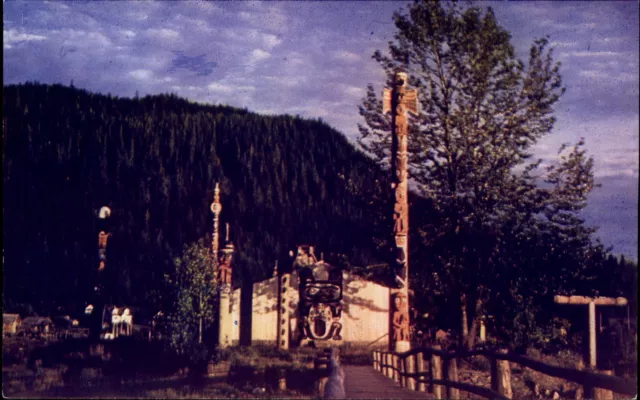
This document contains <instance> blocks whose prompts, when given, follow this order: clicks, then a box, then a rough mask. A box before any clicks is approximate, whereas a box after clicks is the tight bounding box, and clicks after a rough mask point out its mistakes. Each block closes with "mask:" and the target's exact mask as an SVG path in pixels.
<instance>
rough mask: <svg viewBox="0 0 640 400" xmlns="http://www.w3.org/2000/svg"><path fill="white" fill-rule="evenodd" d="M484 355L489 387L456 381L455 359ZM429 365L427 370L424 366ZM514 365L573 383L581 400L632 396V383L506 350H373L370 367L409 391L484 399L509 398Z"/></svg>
mask: <svg viewBox="0 0 640 400" xmlns="http://www.w3.org/2000/svg"><path fill="white" fill-rule="evenodd" d="M472 356H484V357H487V358H488V359H489V360H490V362H491V388H487V387H482V386H476V385H470V384H467V383H462V382H459V380H458V367H457V359H460V358H467V357H472ZM427 361H428V362H430V364H431V365H430V368H429V369H427V368H426V367H425V365H426V362H427ZM510 363H515V364H518V365H521V366H523V367H527V368H530V369H532V370H535V371H538V372H541V373H543V374H545V375H549V376H553V377H556V378H561V379H564V380H567V381H570V382H575V383H577V384H579V385H581V386H582V388H583V393H584V395H585V397H591V398H594V399H601V400H604V399H613V392H615V393H620V394H623V395H628V396H631V397H632V396H634V395H636V394H637V387H636V383H637V382H636V381H635V380H628V379H622V378H619V377H615V376H610V375H605V374H599V373H594V372H591V371H583V370H577V369H571V368H564V367H558V366H553V365H548V364H545V363H542V362H540V361H537V360H534V359H531V358H529V357H525V356H520V355H517V354H512V353H509V352H508V351H506V350H486V349H481V350H470V351H458V352H450V351H446V350H442V349H441V348H440V346H433V347H423V348H417V349H413V350H410V351H407V352H404V353H396V352H385V351H374V352H373V367H374V368H375V369H376V370H377V371H380V372H382V373H383V374H384V375H385V376H386V377H388V378H391V379H394V380H395V381H396V382H398V383H400V384H401V386H403V387H407V388H409V389H411V390H417V391H421V392H424V391H426V384H430V385H433V386H432V392H433V394H434V395H435V397H436V398H438V399H442V398H450V399H451V398H454V399H455V398H460V391H461V390H462V391H465V392H469V393H473V394H476V395H479V396H482V397H485V398H488V399H511V398H513V391H512V390H511V366H510Z"/></svg>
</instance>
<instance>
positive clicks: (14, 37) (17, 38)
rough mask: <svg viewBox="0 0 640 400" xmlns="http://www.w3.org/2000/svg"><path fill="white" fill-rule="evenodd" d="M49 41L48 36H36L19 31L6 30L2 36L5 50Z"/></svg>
mask: <svg viewBox="0 0 640 400" xmlns="http://www.w3.org/2000/svg"><path fill="white" fill-rule="evenodd" d="M34 40H35V41H40V40H47V36H42V35H35V34H32V33H25V32H20V31H18V30H17V29H13V28H12V29H4V30H3V35H2V44H3V47H4V48H5V49H10V48H12V47H13V45H14V44H19V43H22V42H29V41H34Z"/></svg>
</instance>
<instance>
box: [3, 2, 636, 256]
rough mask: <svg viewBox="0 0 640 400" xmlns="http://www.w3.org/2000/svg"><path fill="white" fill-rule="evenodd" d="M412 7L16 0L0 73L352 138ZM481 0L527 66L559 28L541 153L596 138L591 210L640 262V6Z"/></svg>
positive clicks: (547, 155)
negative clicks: (167, 96) (551, 121)
mask: <svg viewBox="0 0 640 400" xmlns="http://www.w3.org/2000/svg"><path fill="white" fill-rule="evenodd" d="M407 4H409V3H407V2H397V1H396V2H383V1H371V2H314V1H311V2H289V1H287V2H201V1H181V2H177V1H176V2H169V1H161V2H160V1H135V2H134V1H130V2H125V1H74V2H63V1H36V0H26V1H14V0H7V1H6V2H5V4H4V15H3V30H4V32H3V33H4V35H3V49H4V50H3V52H4V68H3V78H4V83H5V84H9V83H20V82H25V81H27V80H29V81H35V80H37V81H39V82H42V83H62V84H65V85H68V84H69V83H70V82H71V81H72V80H73V83H74V85H75V86H76V87H80V88H84V89H87V90H90V91H94V92H100V93H105V94H106V93H111V94H113V95H117V96H121V97H132V96H134V95H135V93H136V92H138V93H139V94H140V95H141V96H143V95H146V94H158V93H169V92H172V93H176V94H178V95H180V96H182V97H186V98H189V99H191V100H194V101H199V102H204V103H212V104H216V103H221V104H229V105H233V106H237V107H246V108H248V109H249V110H251V111H256V112H259V113H264V114H284V113H288V114H299V115H301V116H303V117H310V118H317V117H320V118H322V119H323V120H325V121H326V122H328V123H329V124H331V125H332V126H334V127H335V128H337V129H338V130H340V131H341V132H343V133H344V134H345V135H346V136H347V137H348V138H350V139H354V138H355V137H356V135H357V125H356V124H357V123H359V122H362V121H361V118H360V117H359V115H358V111H357V106H358V105H359V104H360V99H361V98H362V96H363V95H364V92H365V87H366V85H367V84H368V83H373V84H374V86H375V87H376V88H377V89H379V90H380V91H381V90H382V87H381V83H382V82H383V81H384V76H383V73H382V70H381V69H380V68H379V67H378V65H377V64H376V63H375V62H374V61H373V60H372V59H371V55H372V53H373V51H374V50H376V49H380V50H386V47H387V42H388V41H389V40H391V39H392V37H393V33H394V25H393V23H392V21H391V16H392V13H393V11H395V10H397V9H399V8H401V7H405V6H406V5H407ZM478 4H479V5H482V6H491V7H493V8H494V11H495V13H496V16H497V17H498V20H499V21H500V23H501V24H502V25H503V26H504V27H505V28H507V29H508V30H509V31H510V32H511V33H512V43H513V44H514V46H515V47H516V50H517V54H518V55H519V57H520V58H522V59H523V60H525V61H526V56H527V52H528V48H529V46H530V45H531V43H532V42H533V40H535V39H536V38H539V37H542V36H544V35H550V36H551V37H550V40H551V42H552V45H553V46H554V47H555V56H556V58H557V59H558V60H559V61H561V62H562V68H561V74H562V76H563V79H564V83H565V86H566V87H567V93H566V95H565V96H564V97H563V98H562V100H561V101H560V102H559V104H558V105H557V107H556V115H557V118H558V122H557V124H556V127H555V129H554V131H553V133H552V134H550V135H549V136H548V137H546V138H544V139H543V140H542V141H541V142H540V143H539V145H538V146H537V147H536V150H535V154H536V156H538V157H541V158H543V159H545V160H547V161H552V160H553V159H555V157H557V154H556V151H557V149H558V147H559V146H560V144H561V143H564V142H571V143H575V142H576V141H577V140H578V139H579V138H580V137H584V138H585V139H586V142H587V148H588V150H589V152H590V154H591V155H593V156H594V158H595V163H596V167H595V173H596V177H597V181H598V182H599V183H600V184H602V187H601V188H599V189H596V190H595V191H594V192H593V194H592V195H591V197H590V204H589V206H588V208H587V209H586V211H585V215H584V216H585V218H586V220H587V221H588V222H589V223H590V224H592V225H596V226H599V227H600V229H599V231H598V235H599V236H600V237H601V240H602V242H603V243H604V244H606V245H610V246H614V249H613V251H614V253H620V254H625V255H627V256H629V257H632V258H633V259H636V260H637V249H638V233H637V232H638V144H639V133H638V124H639V121H638V109H639V104H638V99H639V96H638V92H639V91H638V89H639V83H638V75H639V71H638V66H639V52H638V48H639V40H638V38H639V32H638V12H639V10H638V3H637V2H632V1H626V2H481V3H478Z"/></svg>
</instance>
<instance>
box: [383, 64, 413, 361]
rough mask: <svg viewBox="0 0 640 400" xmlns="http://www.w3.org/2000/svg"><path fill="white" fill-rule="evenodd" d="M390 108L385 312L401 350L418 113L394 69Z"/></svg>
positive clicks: (387, 94)
mask: <svg viewBox="0 0 640 400" xmlns="http://www.w3.org/2000/svg"><path fill="white" fill-rule="evenodd" d="M389 111H390V112H391V123H392V133H391V170H392V171H393V177H392V184H391V188H392V189H393V196H394V205H393V221H394V223H393V234H394V240H395V246H394V248H393V251H392V253H393V257H392V263H391V269H392V271H391V272H392V279H393V282H392V288H391V290H390V295H391V299H390V301H389V304H391V305H392V306H393V312H391V313H390V315H389V338H390V339H391V340H390V341H389V348H390V350H391V351H397V352H404V351H407V350H409V349H410V347H411V344H410V341H409V312H408V309H409V302H408V299H409V297H408V294H409V293H408V291H409V281H408V278H409V271H408V254H409V251H408V249H409V244H408V232H409V205H408V202H407V194H408V190H407V168H408V167H407V163H408V154H407V136H408V127H409V122H408V116H407V112H411V113H413V114H417V113H418V92H417V91H416V90H414V89H407V74H406V73H404V72H398V73H396V75H395V80H394V85H393V87H392V88H391V89H389V88H385V89H384V93H383V112H384V113H387V112H389Z"/></svg>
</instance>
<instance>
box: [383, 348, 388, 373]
mask: <svg viewBox="0 0 640 400" xmlns="http://www.w3.org/2000/svg"><path fill="white" fill-rule="evenodd" d="M382 363H383V364H384V365H383V367H382V374H383V375H384V376H386V377H387V378H388V377H389V357H388V355H387V353H382Z"/></svg>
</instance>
